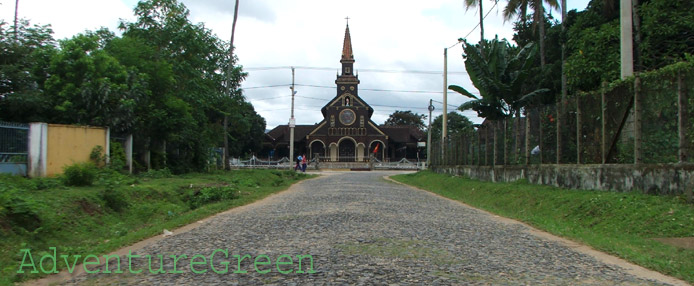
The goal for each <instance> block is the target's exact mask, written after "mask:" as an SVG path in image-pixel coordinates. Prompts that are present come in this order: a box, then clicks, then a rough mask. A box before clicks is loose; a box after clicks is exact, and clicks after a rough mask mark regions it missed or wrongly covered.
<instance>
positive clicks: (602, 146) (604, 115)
mask: <svg viewBox="0 0 694 286" xmlns="http://www.w3.org/2000/svg"><path fill="white" fill-rule="evenodd" d="M606 92H607V82H605V81H603V82H602V89H601V90H600V97H601V104H602V116H600V121H601V122H602V134H601V136H602V138H601V141H600V151H601V152H602V163H603V164H606V163H607V119H606V118H607V99H606V98H605V93H606Z"/></svg>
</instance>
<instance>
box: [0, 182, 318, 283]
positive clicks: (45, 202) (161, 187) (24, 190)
mask: <svg viewBox="0 0 694 286" xmlns="http://www.w3.org/2000/svg"><path fill="white" fill-rule="evenodd" d="M309 177H311V176H310V175H305V174H301V173H296V172H291V171H277V170H236V171H231V172H221V171H220V172H212V173H194V174H185V175H180V176H172V175H170V173H168V172H159V173H157V172H150V173H145V174H143V175H141V176H125V175H120V174H117V173H115V174H114V173H108V172H105V173H102V174H100V175H99V179H97V182H96V183H95V184H94V185H92V186H88V187H66V186H64V184H63V180H62V179H61V178H48V179H46V178H43V179H25V178H22V177H16V176H6V175H2V176H0V285H11V284H12V283H14V282H19V281H23V280H27V279H32V278H38V277H41V276H45V275H44V274H42V273H39V274H30V273H29V272H30V271H31V270H32V269H31V268H30V267H27V268H25V269H24V270H25V273H24V274H19V273H17V272H18V270H19V266H20V264H21V262H22V259H23V256H22V252H21V251H20V249H31V254H32V256H33V258H34V262H36V265H37V267H38V263H39V261H38V259H39V258H40V257H41V256H43V255H44V254H48V251H49V247H56V248H57V252H58V255H62V254H67V255H71V254H79V255H83V256H84V255H86V254H95V255H101V254H105V253H108V252H111V251H113V250H116V249H118V248H121V247H124V246H127V245H131V244H133V243H135V242H137V241H140V240H143V239H145V238H148V237H152V236H155V235H159V234H161V233H162V230H163V229H168V230H172V229H175V228H177V227H180V226H183V225H186V224H189V223H192V222H195V221H198V220H200V219H202V218H205V217H208V216H210V215H213V214H216V213H219V212H222V211H225V210H228V209H230V208H234V207H237V206H242V205H246V204H249V203H252V202H254V201H257V200H259V199H262V198H265V197H267V196H268V195H270V194H273V193H276V192H279V191H282V190H285V189H287V188H288V187H289V186H290V185H291V184H293V183H294V182H297V181H299V180H303V179H306V178H309ZM49 262H50V261H49V260H47V261H46V263H44V268H45V269H47V270H48V269H51V268H52V263H49ZM46 264H49V265H46ZM58 265H59V266H64V264H63V263H58ZM60 270H61V269H60V268H59V269H58V271H60ZM39 271H40V269H39ZM63 271H66V270H63Z"/></svg>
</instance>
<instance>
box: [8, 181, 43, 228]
mask: <svg viewBox="0 0 694 286" xmlns="http://www.w3.org/2000/svg"><path fill="white" fill-rule="evenodd" d="M22 192H23V191H22V190H20V189H16V188H9V187H2V188H0V226H4V227H11V228H13V229H24V230H26V231H30V232H32V231H35V230H37V229H38V228H39V227H40V226H41V219H40V217H39V213H38V210H39V209H40V208H41V204H40V203H38V202H37V201H35V200H33V199H31V197H28V196H25V195H23V194H22Z"/></svg>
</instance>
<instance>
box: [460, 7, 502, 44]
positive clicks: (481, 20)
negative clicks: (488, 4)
mask: <svg viewBox="0 0 694 286" xmlns="http://www.w3.org/2000/svg"><path fill="white" fill-rule="evenodd" d="M482 1H484V0H465V1H464V2H463V4H464V5H465V11H467V10H468V9H470V7H476V6H479V7H480V42H482V43H483V40H484V9H483V8H482ZM494 1H498V0H494Z"/></svg>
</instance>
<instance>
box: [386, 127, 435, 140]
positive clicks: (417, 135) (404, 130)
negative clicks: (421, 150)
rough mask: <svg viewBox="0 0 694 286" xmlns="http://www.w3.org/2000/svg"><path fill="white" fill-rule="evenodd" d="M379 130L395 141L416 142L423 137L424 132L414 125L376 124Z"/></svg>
mask: <svg viewBox="0 0 694 286" xmlns="http://www.w3.org/2000/svg"><path fill="white" fill-rule="evenodd" d="M378 128H379V129H381V131H383V132H384V133H386V135H388V137H389V138H390V139H391V140H393V141H395V142H417V141H419V140H421V139H422V138H424V132H422V131H420V130H419V129H417V127H416V126H385V125H380V126H378Z"/></svg>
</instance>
